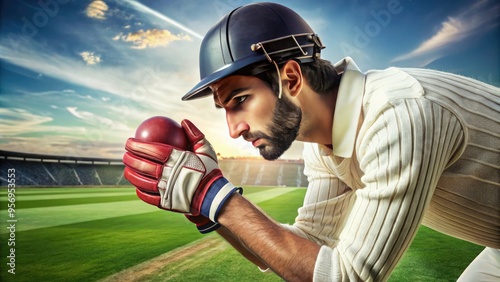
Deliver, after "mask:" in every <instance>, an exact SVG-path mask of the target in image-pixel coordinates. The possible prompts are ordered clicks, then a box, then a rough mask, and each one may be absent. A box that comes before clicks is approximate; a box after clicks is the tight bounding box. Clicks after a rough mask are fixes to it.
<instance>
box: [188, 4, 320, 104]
mask: <svg viewBox="0 0 500 282" xmlns="http://www.w3.org/2000/svg"><path fill="white" fill-rule="evenodd" d="M323 48H324V46H323V44H322V43H321V40H320V39H319V37H318V35H317V34H315V33H314V31H313V30H312V29H311V27H310V26H309V25H308V24H307V23H306V22H305V20H304V19H302V17H300V16H299V15H298V14H297V13H296V12H294V11H293V10H291V9H289V8H287V7H285V6H282V5H279V4H275V3H255V4H249V5H245V6H242V7H239V8H236V9H235V10H233V11H232V12H230V13H229V14H227V15H225V16H224V17H223V18H222V19H220V20H219V21H218V22H217V23H216V24H215V25H214V26H213V27H212V28H211V29H210V30H209V31H208V32H207V34H206V35H205V37H204V38H203V41H202V43H201V47H200V60H199V62H200V78H201V81H200V82H199V83H198V84H197V85H196V86H195V87H193V88H192V89H191V90H190V91H189V92H188V93H187V94H186V95H184V96H183V97H182V100H184V101H185V100H190V99H195V98H201V97H204V96H208V95H211V94H212V91H211V89H210V88H208V86H209V85H210V84H212V83H214V82H216V81H218V80H220V79H222V78H224V77H227V76H229V75H234V74H242V75H256V74H258V73H261V72H263V71H266V70H270V69H272V68H274V64H275V63H276V64H277V65H279V64H281V63H284V62H286V61H288V60H290V59H295V60H299V61H301V62H310V61H312V60H314V59H315V58H318V57H319V55H320V51H321V49H323Z"/></svg>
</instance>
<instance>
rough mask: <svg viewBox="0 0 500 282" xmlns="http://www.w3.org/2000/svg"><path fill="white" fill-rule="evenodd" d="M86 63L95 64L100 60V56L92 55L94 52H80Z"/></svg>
mask: <svg viewBox="0 0 500 282" xmlns="http://www.w3.org/2000/svg"><path fill="white" fill-rule="evenodd" d="M80 56H82V59H83V60H84V61H85V63H86V64H87V65H96V64H99V63H100V62H101V57H99V56H97V55H94V52H89V51H84V52H81V53H80Z"/></svg>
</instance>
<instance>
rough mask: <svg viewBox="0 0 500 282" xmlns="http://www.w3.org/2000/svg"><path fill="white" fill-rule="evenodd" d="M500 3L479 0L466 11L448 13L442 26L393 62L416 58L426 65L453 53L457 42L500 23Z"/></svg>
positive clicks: (460, 42) (422, 64) (479, 33)
mask: <svg viewBox="0 0 500 282" xmlns="http://www.w3.org/2000/svg"><path fill="white" fill-rule="evenodd" d="M499 10H500V5H499V4H498V2H495V1H491V0H480V1H476V2H475V3H474V4H472V5H471V6H470V7H468V8H467V9H466V10H465V11H464V12H462V13H460V14H458V15H455V16H451V17H448V18H447V19H446V20H445V21H443V22H442V23H441V27H440V28H439V30H438V31H437V32H436V33H435V34H434V35H433V36H432V37H431V38H429V39H427V40H425V41H424V42H422V43H421V44H420V46H418V47H417V48H416V49H414V50H413V51H411V52H409V53H407V54H404V55H401V56H398V57H396V58H395V59H393V60H392V61H393V62H399V61H406V60H411V59H416V60H419V61H420V66H425V65H427V64H429V63H431V62H433V61H435V60H437V59H439V58H441V57H444V56H446V55H447V54H450V53H451V52H452V50H453V49H456V47H457V46H458V44H462V45H463V44H467V40H468V39H470V38H472V37H474V36H479V35H482V34H484V33H486V32H487V31H489V30H491V28H493V27H495V26H497V25H498V18H499Z"/></svg>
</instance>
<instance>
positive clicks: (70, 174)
mask: <svg viewBox="0 0 500 282" xmlns="http://www.w3.org/2000/svg"><path fill="white" fill-rule="evenodd" d="M0 161H1V162H2V165H1V169H0V186H7V184H8V183H7V180H8V175H7V172H8V169H12V168H14V169H15V182H16V186H18V187H19V186H45V187H47V186H50V187H53V186H81V185H85V186H108V187H109V186H120V185H130V184H129V183H128V181H127V180H126V179H125V178H124V177H123V168H124V166H123V164H122V163H121V160H114V159H106V160H105V159H91V158H62V157H57V156H42V155H33V154H23V153H15V152H6V151H0ZM219 165H220V167H221V170H222V171H223V173H224V176H225V177H226V178H228V179H229V180H230V181H231V182H232V183H234V184H235V185H242V186H244V185H264V186H287V187H306V186H307V179H306V177H305V176H304V174H303V169H304V164H303V162H302V161H299V160H277V161H273V162H269V161H264V160H262V159H253V158H250V159H241V158H234V159H233V158H231V159H221V160H219Z"/></svg>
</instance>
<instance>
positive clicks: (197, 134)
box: [181, 119, 205, 151]
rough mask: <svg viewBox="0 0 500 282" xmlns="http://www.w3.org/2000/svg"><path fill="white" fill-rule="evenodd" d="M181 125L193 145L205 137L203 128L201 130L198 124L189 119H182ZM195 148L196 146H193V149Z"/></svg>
mask: <svg viewBox="0 0 500 282" xmlns="http://www.w3.org/2000/svg"><path fill="white" fill-rule="evenodd" d="M181 127H182V128H183V129H184V132H185V133H186V137H187V138H188V139H189V142H190V143H191V144H192V145H196V143H198V142H199V141H200V140H202V139H204V138H205V134H203V133H202V132H201V130H199V129H198V127H196V125H194V124H193V123H192V122H191V121H189V120H188V119H185V120H183V121H181ZM194 150H195V148H193V151H194Z"/></svg>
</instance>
